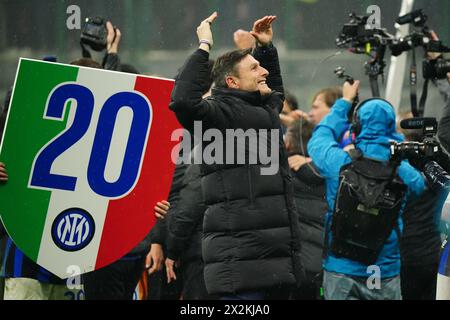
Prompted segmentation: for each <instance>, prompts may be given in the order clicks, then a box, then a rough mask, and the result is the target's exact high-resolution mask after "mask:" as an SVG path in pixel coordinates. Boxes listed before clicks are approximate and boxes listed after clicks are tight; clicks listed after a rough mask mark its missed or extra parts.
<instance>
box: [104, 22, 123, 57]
mask: <svg viewBox="0 0 450 320" xmlns="http://www.w3.org/2000/svg"><path fill="white" fill-rule="evenodd" d="M106 29H107V30H108V36H107V38H106V42H107V45H106V51H107V52H108V53H116V54H117V53H118V52H119V43H120V39H121V38H122V33H121V32H120V30H119V29H118V28H114V27H113V25H112V23H111V22H110V21H108V22H107V23H106Z"/></svg>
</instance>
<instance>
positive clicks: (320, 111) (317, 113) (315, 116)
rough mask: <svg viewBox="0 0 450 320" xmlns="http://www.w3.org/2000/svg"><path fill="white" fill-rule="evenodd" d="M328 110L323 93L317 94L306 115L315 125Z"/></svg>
mask: <svg viewBox="0 0 450 320" xmlns="http://www.w3.org/2000/svg"><path fill="white" fill-rule="evenodd" d="M329 112H330V108H329V107H328V106H327V104H326V103H325V100H324V96H323V94H319V95H318V96H317V98H316V99H315V100H314V102H313V104H312V107H311V111H310V112H309V114H308V115H309V118H310V120H311V122H312V123H314V124H316V125H317V124H319V122H320V121H321V120H322V119H323V118H325V116H326V115H327V114H328V113H329Z"/></svg>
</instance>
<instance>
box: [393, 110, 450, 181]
mask: <svg viewBox="0 0 450 320" xmlns="http://www.w3.org/2000/svg"><path fill="white" fill-rule="evenodd" d="M400 126H401V127H402V128H403V129H422V130H423V137H424V138H423V141H422V142H416V141H407V142H401V143H397V142H391V160H392V161H394V162H397V163H400V162H401V161H402V160H405V159H407V160H409V162H410V163H411V165H412V166H414V167H416V168H417V169H418V170H421V171H422V172H423V173H424V175H425V177H426V178H427V181H428V183H429V184H430V186H431V187H432V188H446V189H450V175H449V174H448V173H447V171H446V170H445V169H444V168H443V167H442V166H444V167H445V168H448V167H449V165H448V164H449V159H448V157H447V156H446V155H445V154H444V152H443V151H442V147H441V145H440V143H439V142H438V141H437V139H436V133H437V129H438V125H437V120H436V118H412V119H406V120H403V121H402V122H401V123H400Z"/></svg>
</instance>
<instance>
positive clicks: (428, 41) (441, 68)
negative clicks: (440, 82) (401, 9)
mask: <svg viewBox="0 0 450 320" xmlns="http://www.w3.org/2000/svg"><path fill="white" fill-rule="evenodd" d="M427 20H428V17H427V16H426V15H425V14H424V13H423V11H422V9H418V10H415V11H412V12H410V13H408V14H406V15H404V16H401V17H399V18H398V19H397V20H396V22H397V23H398V24H400V25H403V24H407V23H412V24H413V26H414V27H416V28H421V30H420V31H418V30H416V31H414V32H412V33H411V34H409V35H407V36H406V37H404V38H400V39H394V40H393V41H392V42H391V43H390V45H389V48H390V49H391V52H392V55H393V56H399V55H401V54H402V53H403V52H406V51H409V50H412V49H414V48H416V47H423V48H424V50H425V52H426V53H429V52H439V53H444V52H450V48H448V47H446V46H445V45H443V44H442V42H441V41H439V40H433V39H432V36H431V33H430V28H429V27H428V26H427V25H426V22H427ZM448 72H450V60H446V59H444V58H442V57H440V58H438V59H437V60H435V61H430V60H424V61H423V77H424V78H425V79H445V78H446V76H447V73H448Z"/></svg>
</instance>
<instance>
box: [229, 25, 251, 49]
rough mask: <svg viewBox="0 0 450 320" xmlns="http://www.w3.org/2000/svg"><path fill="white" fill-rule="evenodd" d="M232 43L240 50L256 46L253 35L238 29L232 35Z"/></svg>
mask: <svg viewBox="0 0 450 320" xmlns="http://www.w3.org/2000/svg"><path fill="white" fill-rule="evenodd" d="M233 40H234V44H235V45H236V48H238V49H240V50H245V49H250V48H254V47H255V46H256V40H255V37H253V36H252V34H251V33H250V32H248V31H245V30H242V29H239V30H237V31H236V32H235V33H234V35H233Z"/></svg>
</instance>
